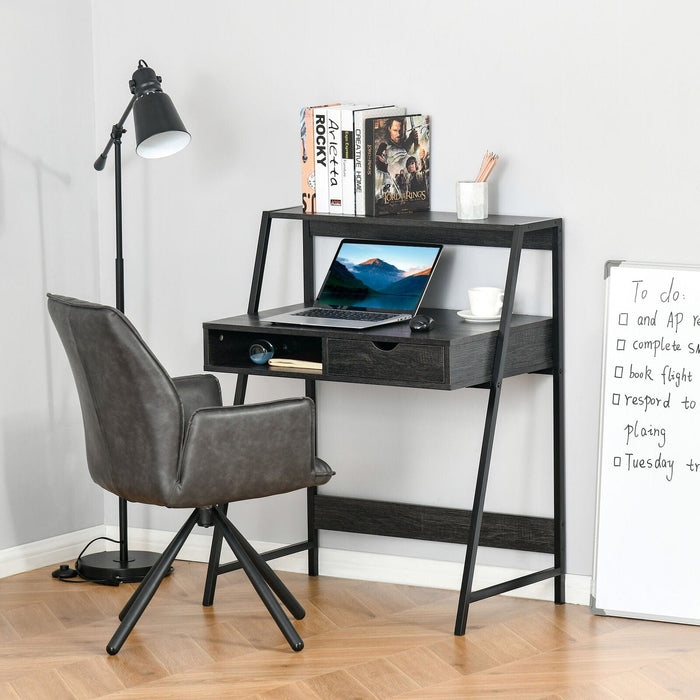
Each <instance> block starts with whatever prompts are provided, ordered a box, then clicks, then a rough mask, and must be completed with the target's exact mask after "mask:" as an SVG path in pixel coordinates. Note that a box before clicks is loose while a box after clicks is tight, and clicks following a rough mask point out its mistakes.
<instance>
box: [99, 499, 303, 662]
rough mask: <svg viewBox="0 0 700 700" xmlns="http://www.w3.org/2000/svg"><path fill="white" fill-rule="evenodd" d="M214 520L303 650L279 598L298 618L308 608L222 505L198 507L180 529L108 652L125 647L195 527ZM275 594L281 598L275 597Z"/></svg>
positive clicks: (139, 590) (122, 615) (293, 641)
mask: <svg viewBox="0 0 700 700" xmlns="http://www.w3.org/2000/svg"><path fill="white" fill-rule="evenodd" d="M212 522H213V524H214V526H215V527H216V528H217V530H218V531H219V533H220V534H221V535H222V536H223V538H224V539H225V540H226V541H227V542H228V544H229V546H230V547H231V549H232V550H233V553H234V554H235V556H236V558H237V559H238V561H239V562H240V564H241V567H242V568H243V570H244V571H245V573H246V575H247V576H248V578H249V580H250V582H251V583H252V584H253V588H255V591H256V592H257V594H258V595H259V596H260V598H261V600H262V601H263V603H264V604H265V607H266V608H267V610H268V612H269V613H270V615H271V616H272V618H273V619H274V621H275V622H276V623H277V626H278V627H279V628H280V630H281V632H282V634H283V635H284V637H285V639H286V640H287V642H288V643H289V646H290V647H291V648H292V649H293V650H294V651H301V650H302V649H303V648H304V642H303V641H302V639H301V637H300V636H299V634H298V633H297V631H296V630H295V629H294V626H293V625H292V623H291V622H290V620H289V618H288V617H287V616H286V615H285V613H284V611H283V610H282V607H281V606H280V604H279V601H278V600H277V597H279V600H280V601H282V603H284V605H285V606H286V607H287V609H288V610H289V612H290V613H291V614H292V615H293V616H294V617H295V618H296V619H297V620H301V619H303V617H304V615H305V614H306V613H305V611H304V608H303V607H302V606H301V604H300V603H299V601H297V599H296V598H295V597H294V596H293V595H292V593H291V592H290V590H289V589H288V588H287V587H286V586H285V585H284V583H283V582H282V581H281V579H280V578H279V577H278V576H277V574H275V572H274V571H273V570H272V569H271V568H270V566H269V565H268V563H267V562H266V561H265V560H264V559H263V558H262V557H261V556H260V555H259V554H258V553H257V552H256V551H255V549H254V548H253V547H252V546H251V545H250V543H249V542H248V541H247V540H246V539H245V538H244V537H243V536H242V535H241V533H240V532H239V531H238V530H237V529H236V528H235V527H234V526H233V524H232V523H231V521H230V520H229V519H228V518H227V517H226V515H225V513H224V511H223V510H222V509H221V508H219V506H215V507H214V508H212V509H199V508H197V509H195V510H194V511H193V512H192V514H191V515H190V517H189V518H188V519H187V521H186V522H185V524H184V525H183V526H182V527H181V528H180V530H179V532H178V533H177V535H175V537H174V539H173V540H172V542H171V543H170V544H169V545H168V546H167V548H166V549H165V551H164V552H163V554H161V555H160V557H159V558H158V560H157V561H156V563H155V564H154V565H153V566H152V567H151V569H150V570H149V572H148V573H147V574H146V576H145V578H144V579H143V580H142V581H141V583H140V584H139V586H138V588H137V589H136V590H135V591H134V593H133V594H132V596H131V598H129V600H128V602H127V603H126V605H125V606H124V608H123V609H122V611H121V612H120V613H119V619H120V620H121V624H120V625H119V627H118V628H117V630H116V632H115V633H114V635H113V636H112V639H110V641H109V643H108V644H107V653H108V654H112V655H114V654H117V653H118V652H119V650H120V649H121V648H122V645H123V644H124V642H125V641H126V638H127V637H128V636H129V634H130V633H131V631H132V630H133V629H134V626H135V625H136V623H137V622H138V620H139V618H140V617H141V615H142V614H143V612H144V610H145V609H146V607H147V606H148V603H149V602H150V601H151V598H153V596H154V595H155V592H156V591H157V590H158V586H160V583H161V581H162V580H163V579H164V578H165V577H166V576H167V575H168V573H169V572H170V567H171V566H172V563H173V561H175V558H176V557H177V555H178V553H179V552H180V550H181V549H182V547H183V545H184V544H185V542H186V540H187V538H188V536H189V534H190V533H191V532H192V529H193V528H194V526H195V525H197V524H198V523H199V524H202V525H204V526H207V525H209V524H211V523H212ZM211 566H212V564H211V561H210V563H209V568H210V569H211ZM208 578H209V573H208ZM275 594H276V596H277V597H275Z"/></svg>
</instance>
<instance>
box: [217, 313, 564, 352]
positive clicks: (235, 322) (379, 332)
mask: <svg viewBox="0 0 700 700" xmlns="http://www.w3.org/2000/svg"><path fill="white" fill-rule="evenodd" d="M300 308H303V304H293V305H291V306H285V307H280V308H277V309H269V310H266V311H261V312H260V313H258V314H253V315H249V314H242V315H240V316H231V317H229V318H222V319H218V320H216V321H208V322H206V323H205V324H204V328H205V329H219V330H242V331H245V330H251V331H253V330H258V331H259V330H265V331H268V332H271V333H279V334H284V333H292V334H295V335H309V336H325V337H345V338H347V337H352V338H358V339H359V338H362V337H367V338H370V339H371V340H374V341H377V342H401V341H404V342H405V341H407V340H410V341H411V342H412V343H423V342H425V343H435V342H440V343H449V342H452V341H455V340H459V339H469V338H473V337H474V336H479V335H484V334H489V333H494V332H497V331H498V326H499V323H498V321H493V322H479V323H469V322H467V321H465V320H464V319H462V318H461V317H460V316H458V315H457V311H456V310H454V309H430V308H426V309H421V310H420V313H421V314H425V315H427V316H431V317H432V318H433V319H435V325H434V326H433V328H432V329H431V330H429V331H424V332H415V331H411V329H410V328H409V326H408V322H407V321H403V322H401V323H390V324H386V325H383V326H377V327H375V328H368V329H364V330H350V329H342V328H325V327H322V326H303V325H299V326H297V325H290V324H281V323H270V322H268V321H266V320H265V318H266V317H269V316H273V315H275V314H278V313H283V312H285V311H292V310H294V309H300ZM550 320H551V319H550V317H548V316H526V315H521V314H514V315H513V317H512V321H511V327H518V326H523V325H528V324H537V323H542V322H546V321H550Z"/></svg>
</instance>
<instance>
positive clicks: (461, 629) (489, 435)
mask: <svg viewBox="0 0 700 700" xmlns="http://www.w3.org/2000/svg"><path fill="white" fill-rule="evenodd" d="M523 236H524V231H523V230H522V229H520V228H518V229H516V230H515V231H514V232H513V240H512V243H511V248H510V257H509V259H508V272H507V274H506V284H505V290H504V294H503V309H502V311H501V321H500V323H499V326H498V338H497V340H496V349H495V352H494V357H493V370H492V373H491V388H490V390H489V403H488V409H487V411H486V422H485V424H484V437H483V439H482V442H481V457H480V458H479V471H478V474H477V477H476V489H475V491H474V505H473V506H472V512H471V525H470V528H469V537H468V538H467V554H466V557H465V560H464V573H463V574H462V587H461V589H460V592H459V603H458V604H457V619H456V621H455V634H456V635H457V636H462V635H463V634H464V633H465V632H466V630H467V615H468V614H469V599H470V598H471V593H472V584H473V582H474V568H475V567H476V552H477V549H478V547H479V535H480V534H481V521H482V518H483V515H484V502H485V500H486V484H487V482H488V478H489V466H490V464H491V452H492V449H493V438H494V435H495V433H496V418H497V416H498V404H499V401H500V398H501V384H502V382H503V373H504V369H505V358H506V353H507V351H508V340H509V338H510V322H511V318H512V315H513V301H514V299H515V286H516V283H517V280H518V268H519V266H520V254H521V252H522V246H523Z"/></svg>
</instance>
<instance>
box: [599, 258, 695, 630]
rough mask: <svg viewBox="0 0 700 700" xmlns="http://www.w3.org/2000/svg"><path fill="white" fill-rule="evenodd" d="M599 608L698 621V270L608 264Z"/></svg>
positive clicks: (619, 613) (626, 614) (622, 613)
mask: <svg viewBox="0 0 700 700" xmlns="http://www.w3.org/2000/svg"><path fill="white" fill-rule="evenodd" d="M598 452H599V453H598V507H597V516H596V544H595V561H594V571H593V587H592V595H591V609H592V610H593V612H594V613H596V614H602V615H617V616H623V617H638V618H643V619H652V620H666V621H672V622H685V623H690V624H700V547H699V546H698V541H699V539H700V267H692V266H684V265H662V264H650V263H635V262H611V263H608V264H607V265H606V308H605V334H604V343H603V372H602V390H601V410H600V430H599V451H598Z"/></svg>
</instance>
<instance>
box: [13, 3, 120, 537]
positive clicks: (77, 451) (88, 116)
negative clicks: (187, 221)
mask: <svg viewBox="0 0 700 700" xmlns="http://www.w3.org/2000/svg"><path fill="white" fill-rule="evenodd" d="M0 26H2V28H3V30H2V49H0V51H1V52H2V60H0V95H2V105H3V106H2V108H1V109H0V319H1V323H2V330H1V333H2V363H1V364H0V381H1V384H0V504H1V505H0V549H4V548H6V547H11V546H13V545H18V544H24V543H26V542H32V541H35V540H41V539H45V538H47V537H51V536H54V535H59V534H63V533H66V532H73V531H75V530H78V529H82V528H85V527H90V526H92V525H96V524H99V523H101V522H103V517H104V515H103V510H104V508H103V497H102V494H101V492H100V489H98V488H97V487H96V486H94V485H93V484H92V482H91V481H90V479H89V477H88V476H87V474H86V470H85V457H84V446H83V438H82V435H81V433H80V430H81V423H80V413H79V410H78V405H77V396H76V394H75V388H74V386H73V384H72V380H71V377H70V374H69V370H68V363H67V361H66V359H65V355H64V353H63V350H62V348H60V347H59V346H58V344H57V340H56V337H55V335H53V333H54V331H53V327H52V326H51V325H50V321H49V318H48V315H47V314H46V299H45V293H46V292H47V291H50V290H54V291H55V290H60V291H62V292H64V293H66V294H71V295H76V296H88V297H94V296H96V295H97V294H99V281H98V269H99V266H98V260H99V258H100V251H99V249H98V236H97V216H96V192H97V190H96V185H95V179H94V177H93V176H92V173H91V172H90V163H91V161H92V160H94V158H95V155H94V154H93V151H94V148H95V146H94V143H95V133H94V126H93V125H94V99H93V80H92V74H93V59H92V27H91V10H90V4H89V2H87V1H82V2H71V3H57V2H52V1H50V0H40V1H38V2H34V1H32V2H28V3H23V2H2V3H0ZM107 252H108V251H105V253H107Z"/></svg>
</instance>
